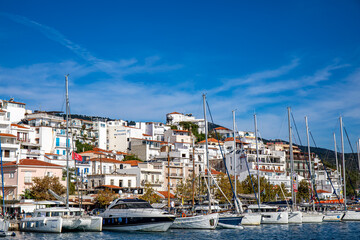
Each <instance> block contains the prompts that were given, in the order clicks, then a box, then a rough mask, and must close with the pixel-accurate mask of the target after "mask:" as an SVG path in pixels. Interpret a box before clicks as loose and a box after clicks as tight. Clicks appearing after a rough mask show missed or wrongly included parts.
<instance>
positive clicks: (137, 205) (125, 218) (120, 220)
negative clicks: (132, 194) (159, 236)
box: [99, 198, 175, 232]
mask: <svg viewBox="0 0 360 240" xmlns="http://www.w3.org/2000/svg"><path fill="white" fill-rule="evenodd" d="M99 216H101V217H103V230H108V231H146V232H165V231H167V230H168V229H169V227H170V226H171V225H172V224H173V222H174V220H175V215H172V214H169V213H168V212H166V211H164V210H161V209H156V208H153V207H152V206H151V205H150V204H149V203H148V202H147V201H145V200H142V199H137V198H136V199H116V200H114V201H113V202H112V203H111V204H110V206H109V207H108V208H107V209H106V210H105V211H104V212H103V213H101V214H100V215H99Z"/></svg>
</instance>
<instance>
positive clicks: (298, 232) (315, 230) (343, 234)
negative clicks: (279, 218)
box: [10, 222, 360, 240]
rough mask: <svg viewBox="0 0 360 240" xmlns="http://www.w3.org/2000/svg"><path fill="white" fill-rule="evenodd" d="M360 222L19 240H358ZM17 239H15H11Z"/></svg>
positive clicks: (28, 235) (41, 235) (22, 236)
mask: <svg viewBox="0 0 360 240" xmlns="http://www.w3.org/2000/svg"><path fill="white" fill-rule="evenodd" d="M359 227H360V223H359V222H342V223H322V224H299V225H297V224H296V225H261V226H246V227H244V229H242V230H237V229H219V230H181V229H170V230H169V231H167V232H162V233H156V232H151V233H149V232H121V233H119V232H108V231H103V232H99V233H96V232H82V233H81V232H75V233H73V232H70V233H60V234H45V233H24V232H16V234H17V236H16V239H24V240H26V239H28V240H35V239H44V240H45V239H46V240H52V239H59V238H61V239H64V240H67V239H69V240H70V239H76V238H77V239H88V240H93V239H94V240H95V239H105V240H106V239H134V240H137V239H139V240H140V239H149V240H159V239H174V240H182V239H189V240H197V239H199V240H200V239H249V240H253V239H288V238H289V237H291V239H294V240H298V239H299V240H300V239H355V238H356V236H359V232H358V229H359ZM10 239H15V238H10Z"/></svg>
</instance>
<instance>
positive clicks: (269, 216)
mask: <svg viewBox="0 0 360 240" xmlns="http://www.w3.org/2000/svg"><path fill="white" fill-rule="evenodd" d="M248 210H251V212H254V213H260V214H261V223H262V224H287V223H289V219H288V212H286V211H281V209H280V208H278V207H277V206H269V205H265V204H260V205H255V204H252V205H249V206H248Z"/></svg>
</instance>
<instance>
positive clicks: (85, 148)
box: [75, 140, 95, 153]
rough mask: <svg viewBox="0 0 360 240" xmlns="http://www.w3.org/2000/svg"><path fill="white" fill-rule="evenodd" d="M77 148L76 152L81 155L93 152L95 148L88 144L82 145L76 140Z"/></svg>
mask: <svg viewBox="0 0 360 240" xmlns="http://www.w3.org/2000/svg"><path fill="white" fill-rule="evenodd" d="M75 147H76V152H77V153H81V152H86V151H90V150H93V148H94V147H95V146H94V145H91V144H88V143H81V142H80V141H79V140H76V142H75Z"/></svg>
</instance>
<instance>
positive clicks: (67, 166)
mask: <svg viewBox="0 0 360 240" xmlns="http://www.w3.org/2000/svg"><path fill="white" fill-rule="evenodd" d="M68 77H69V75H66V76H65V86H66V145H65V146H66V208H69V182H70V180H69V154H70V153H69V80H68Z"/></svg>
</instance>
